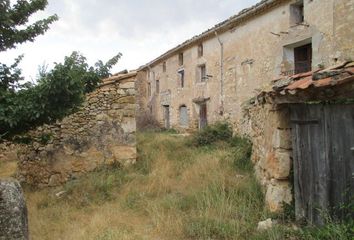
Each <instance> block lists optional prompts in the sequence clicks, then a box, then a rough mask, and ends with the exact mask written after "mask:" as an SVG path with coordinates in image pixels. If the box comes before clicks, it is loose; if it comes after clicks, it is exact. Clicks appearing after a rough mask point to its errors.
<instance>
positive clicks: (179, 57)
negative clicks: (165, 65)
mask: <svg viewBox="0 0 354 240" xmlns="http://www.w3.org/2000/svg"><path fill="white" fill-rule="evenodd" d="M178 64H179V65H180V66H182V65H183V53H180V54H178Z"/></svg>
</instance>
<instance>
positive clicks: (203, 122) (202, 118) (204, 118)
mask: <svg viewBox="0 0 354 240" xmlns="http://www.w3.org/2000/svg"><path fill="white" fill-rule="evenodd" d="M207 125H208V115H207V105H206V103H202V104H200V105H199V129H203V128H205V127H206V126H207Z"/></svg>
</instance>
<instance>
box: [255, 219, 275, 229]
mask: <svg viewBox="0 0 354 240" xmlns="http://www.w3.org/2000/svg"><path fill="white" fill-rule="evenodd" d="M273 225H274V222H273V221H272V219H271V218H268V219H267V220H265V221H262V222H259V223H258V226H257V230H258V231H266V230H268V229H271V228H272V227H273Z"/></svg>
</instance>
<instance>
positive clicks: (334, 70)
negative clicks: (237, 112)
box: [255, 62, 354, 103]
mask: <svg viewBox="0 0 354 240" xmlns="http://www.w3.org/2000/svg"><path fill="white" fill-rule="evenodd" d="M348 84H352V85H353V86H354V62H344V63H340V64H337V65H335V66H332V67H329V68H326V69H323V70H317V71H313V72H307V73H300V74H296V75H293V76H290V77H286V76H281V77H279V78H278V79H276V80H273V81H272V82H271V84H270V85H267V86H265V87H264V88H263V89H261V90H260V91H259V93H258V95H257V97H256V99H255V102H258V103H262V102H275V103H286V102H289V103H290V102H305V101H311V100H330V99H333V98H340V97H341V96H342V97H346V96H347V95H348V96H352V97H353V96H354V87H350V88H347V87H346V86H348Z"/></svg>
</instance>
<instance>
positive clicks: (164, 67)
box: [162, 62, 167, 72]
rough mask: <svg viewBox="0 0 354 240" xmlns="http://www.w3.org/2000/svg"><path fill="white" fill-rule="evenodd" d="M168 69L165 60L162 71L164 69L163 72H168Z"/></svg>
mask: <svg viewBox="0 0 354 240" xmlns="http://www.w3.org/2000/svg"><path fill="white" fill-rule="evenodd" d="M166 69H167V68H166V62H163V64H162V71H163V72H166Z"/></svg>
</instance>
